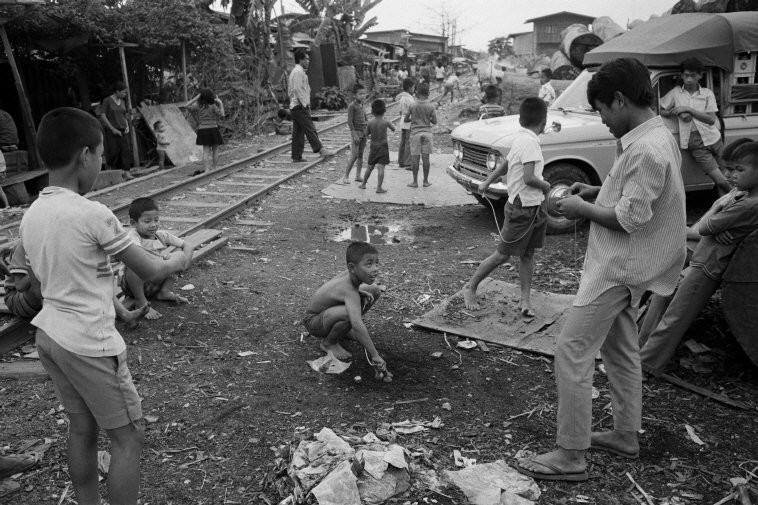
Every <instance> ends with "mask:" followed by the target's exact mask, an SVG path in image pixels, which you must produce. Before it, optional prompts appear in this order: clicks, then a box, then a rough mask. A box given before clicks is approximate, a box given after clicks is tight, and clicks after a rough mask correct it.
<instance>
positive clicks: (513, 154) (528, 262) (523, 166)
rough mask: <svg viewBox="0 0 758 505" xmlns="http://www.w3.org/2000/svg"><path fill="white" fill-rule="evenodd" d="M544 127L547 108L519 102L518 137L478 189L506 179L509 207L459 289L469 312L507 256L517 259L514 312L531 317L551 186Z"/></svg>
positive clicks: (476, 306) (533, 102)
mask: <svg viewBox="0 0 758 505" xmlns="http://www.w3.org/2000/svg"><path fill="white" fill-rule="evenodd" d="M546 122H547V105H545V102H544V101H542V100H541V99H539V98H537V97H530V98H526V99H524V101H523V102H521V106H520V107H519V123H520V124H521V128H520V129H519V132H518V136H517V137H516V138H515V139H514V140H513V144H512V145H511V150H510V151H509V152H508V156H507V158H506V159H505V161H504V162H501V163H500V165H499V166H497V167H495V170H493V172H492V173H491V174H490V175H489V176H488V177H487V179H485V181H484V182H482V183H481V184H480V185H479V191H480V192H481V193H484V192H485V191H486V190H487V188H488V187H489V185H490V184H491V183H492V181H494V180H495V179H496V178H498V177H500V176H502V175H503V173H505V174H506V184H507V186H508V203H506V204H505V211H504V217H505V219H504V222H503V229H502V230H501V232H500V241H499V243H498V246H497V250H496V251H495V252H493V253H492V254H491V255H490V256H489V257H488V258H487V259H485V260H484V261H482V262H481V263H480V264H479V268H477V269H476V272H475V273H474V275H473V276H472V277H471V280H469V281H468V284H466V285H465V286H464V287H463V300H464V303H465V305H466V308H468V309H469V310H477V309H479V308H480V307H479V303H477V299H476V289H477V287H479V283H480V282H482V280H483V279H484V278H485V277H487V276H488V275H489V274H490V273H491V272H492V271H493V270H495V269H496V268H497V267H498V266H500V265H502V264H503V263H505V262H506V261H508V258H509V257H510V256H511V255H514V256H518V257H519V282H520V283H521V301H520V302H519V310H520V311H521V315H522V316H524V317H527V318H532V317H534V310H532V304H531V289H532V273H533V271H534V250H535V249H541V248H542V243H543V241H544V240H545V231H546V230H547V212H546V211H545V206H544V201H545V193H547V192H548V191H550V183H549V182H547V181H546V180H544V179H543V178H542V168H543V165H544V160H543V158H542V150H541V148H540V139H539V137H538V136H537V135H539V134H540V133H542V131H543V130H544V129H545V124H546Z"/></svg>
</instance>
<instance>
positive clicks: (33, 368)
mask: <svg viewBox="0 0 758 505" xmlns="http://www.w3.org/2000/svg"><path fill="white" fill-rule="evenodd" d="M0 378H2V379H44V378H47V372H46V371H45V369H44V368H42V363H40V362H39V361H37V360H25V361H13V362H11V363H0Z"/></svg>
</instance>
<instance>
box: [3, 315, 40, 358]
mask: <svg viewBox="0 0 758 505" xmlns="http://www.w3.org/2000/svg"><path fill="white" fill-rule="evenodd" d="M34 330H35V328H34V326H32V324H31V323H30V322H29V320H28V319H21V318H20V317H17V318H15V319H13V320H12V321H11V322H9V323H6V324H4V325H3V326H2V327H0V355H2V354H5V353H6V352H8V351H10V350H11V349H15V348H16V347H18V346H20V345H21V344H24V343H26V342H27V341H29V340H31V339H33V338H34Z"/></svg>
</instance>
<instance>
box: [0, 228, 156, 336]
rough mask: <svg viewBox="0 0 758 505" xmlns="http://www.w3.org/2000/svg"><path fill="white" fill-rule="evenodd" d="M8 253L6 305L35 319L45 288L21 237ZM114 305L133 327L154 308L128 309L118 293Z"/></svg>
mask: <svg viewBox="0 0 758 505" xmlns="http://www.w3.org/2000/svg"><path fill="white" fill-rule="evenodd" d="M6 253H10V261H9V262H8V263H7V265H6V263H5V258H2V260H0V272H1V273H2V274H3V275H5V296H4V301H5V306H6V307H8V310H10V311H11V314H13V315H14V316H17V317H22V318H24V319H32V318H33V317H34V316H36V315H37V314H38V313H39V311H40V310H41V309H42V291H41V287H40V284H39V280H38V279H37V277H35V275H34V273H33V272H31V271H30V269H29V265H28V263H27V258H26V251H25V250H24V244H23V242H22V241H21V240H19V241H18V243H17V244H16V246H15V247H13V248H11V249H10V250H6V251H5V252H4V254H3V256H6ZM113 307H114V308H115V309H116V316H118V317H119V318H120V319H122V320H123V321H124V322H125V323H126V324H127V326H128V327H129V328H136V327H137V325H138V324H139V320H140V319H141V318H142V317H143V316H144V315H145V314H147V311H148V309H149V308H150V307H149V306H148V305H143V306H140V307H139V308H137V309H134V310H127V309H126V307H124V305H123V304H122V303H121V301H120V300H119V299H118V297H117V296H116V295H115V294H114V295H113Z"/></svg>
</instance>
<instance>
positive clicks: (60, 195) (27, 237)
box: [21, 107, 192, 505]
mask: <svg viewBox="0 0 758 505" xmlns="http://www.w3.org/2000/svg"><path fill="white" fill-rule="evenodd" d="M37 152H38V153H39V157H40V160H41V161H42V164H43V165H44V166H45V167H47V169H48V172H49V177H50V185H49V186H48V187H47V188H45V189H43V190H42V191H41V192H40V194H39V197H38V198H37V200H36V201H35V202H34V203H32V205H31V207H29V210H27V212H26V214H25V215H24V217H23V219H22V220H21V237H22V240H23V244H24V249H25V250H26V253H27V257H28V263H29V266H30V267H31V270H32V271H33V272H34V273H35V274H36V276H37V278H38V279H39V281H40V286H41V292H42V296H43V298H44V300H45V303H44V304H43V306H42V310H41V311H40V313H39V314H37V316H36V317H35V318H34V319H33V320H32V324H33V325H34V326H36V327H37V328H38V330H37V350H38V352H39V357H40V361H41V362H42V365H43V366H44V367H45V370H46V371H47V373H48V374H49V375H50V377H51V378H52V380H53V386H54V387H55V392H56V395H57V396H58V398H59V400H60V402H61V403H62V404H63V407H64V408H65V409H66V413H67V414H68V418H69V439H68V473H69V476H70V478H71V481H72V483H73V487H74V492H75V494H76V500H77V502H78V503H79V504H80V505H95V504H98V505H99V504H100V496H99V492H98V470H97V439H98V426H99V427H101V428H103V429H105V430H106V432H107V434H108V438H110V441H111V465H110V471H109V474H108V494H109V503H112V504H114V505H115V504H119V505H135V504H136V503H137V497H138V494H139V460H140V453H141V451H142V443H143V439H144V433H143V429H142V427H141V419H142V408H141V405H140V397H139V395H138V394H137V390H136V388H135V387H134V383H133V382H132V378H131V374H130V372H129V368H128V367H127V364H126V344H125V343H124V340H123V338H121V335H119V333H118V331H116V327H115V325H114V319H115V317H114V316H115V311H114V308H113V302H112V299H113V293H114V289H113V272H112V269H111V264H110V261H109V256H114V257H115V258H116V259H118V260H119V261H121V262H123V263H124V264H126V265H127V266H128V267H129V268H131V269H133V270H135V271H136V272H137V273H139V274H140V275H141V276H142V277H143V278H145V279H149V280H151V281H153V280H156V279H163V278H165V277H167V276H168V275H170V274H172V273H174V272H178V271H181V270H183V269H185V268H186V267H187V266H188V265H189V262H190V259H191V254H192V251H191V250H190V251H186V250H185V251H182V252H178V253H175V254H172V255H171V256H170V257H169V258H168V259H166V260H164V259H162V258H159V257H157V256H154V255H151V254H150V253H149V252H147V251H145V250H144V249H142V248H141V247H139V246H138V245H137V244H135V243H134V242H133V241H132V240H131V239H130V238H129V236H128V234H127V233H126V231H125V230H124V229H123V227H122V226H121V223H120V222H119V220H118V218H116V216H115V215H114V214H113V212H111V211H110V210H109V209H108V208H107V207H105V206H104V205H102V204H100V203H98V202H94V201H90V200H88V199H86V198H84V197H82V196H80V195H83V194H85V193H87V192H88V191H90V189H92V185H93V184H94V182H95V179H96V178H97V174H98V173H99V172H100V168H101V166H102V157H103V130H102V127H101V126H100V123H99V122H98V121H97V119H95V118H94V117H92V116H91V115H89V114H87V113H86V112H83V111H81V110H79V109H74V108H70V107H62V108H58V109H54V110H52V111H50V112H48V113H47V114H45V116H44V117H43V118H42V121H41V122H40V125H39V129H38V131H37Z"/></svg>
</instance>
